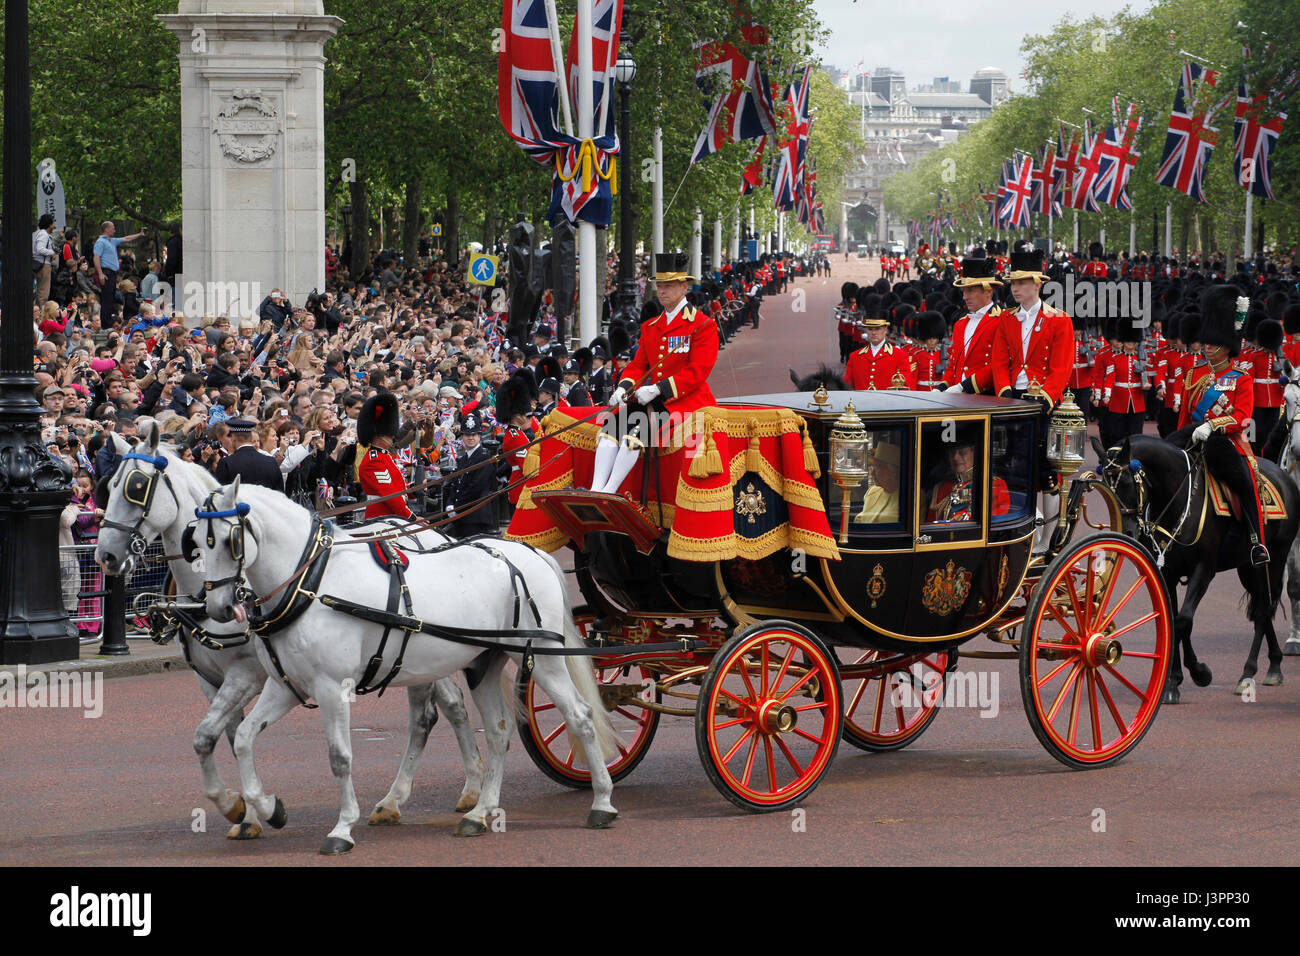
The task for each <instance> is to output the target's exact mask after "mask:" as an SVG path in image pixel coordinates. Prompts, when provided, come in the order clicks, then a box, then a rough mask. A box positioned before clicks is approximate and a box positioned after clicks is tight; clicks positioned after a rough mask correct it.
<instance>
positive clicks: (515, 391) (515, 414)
mask: <svg viewBox="0 0 1300 956" xmlns="http://www.w3.org/2000/svg"><path fill="white" fill-rule="evenodd" d="M532 404H533V399H532V392H531V390H530V389H529V388H528V383H527V382H525V381H524V380H523V379H522V378H519V377H518V376H517V375H512V376H511V377H510V378H508V379H506V380H505V381H504V382H502V383H501V387H500V388H498V389H497V404H496V419H497V421H499V422H504V423H505V426H506V430H505V434H503V435H502V436H501V455H502V456H503V457H504V459H505V461H504V462H502V466H501V468H499V469H498V475H500V474H501V472H502V471H505V472H506V478H507V488H508V489H509V491H507V492H506V497H507V498H508V499H509V500H510V505H511V507H513V506H514V505H517V504H518V503H519V495H520V494H521V493H522V492H523V490H524V480H525V479H524V461H525V459H527V457H528V446H529V444H531V442H532V440H533V438H534V437H535V434H536V433H535V432H534V431H533V430H532V429H531V428H530V427H529V426H530V421H529V418H528V411H529V409H530V408H531V407H532Z"/></svg>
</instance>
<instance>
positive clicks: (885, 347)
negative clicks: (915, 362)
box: [844, 292, 916, 391]
mask: <svg viewBox="0 0 1300 956" xmlns="http://www.w3.org/2000/svg"><path fill="white" fill-rule="evenodd" d="M861 305H862V315H863V320H862V321H863V324H864V325H865V326H866V328H867V344H866V345H865V346H863V347H862V348H860V349H858V351H856V352H854V353H853V354H852V355H850V356H849V364H848V369H847V370H846V371H845V373H844V380H845V382H847V383H848V386H849V388H852V389H870V390H877V391H884V390H885V389H890V388H894V389H915V388H916V379H915V377H914V376H913V374H912V358H911V356H910V355H909V354H908V353H907V352H906V351H905V350H903V349H902V348H899V347H896V346H893V345H890V344H889V343H888V342H886V341H885V337H886V336H887V335H888V334H889V318H888V317H887V315H886V313H885V308H884V304H883V302H882V301H881V298H880V296H878V295H876V294H875V293H874V292H870V293H867V294H866V295H864V296H863V297H862V300H861Z"/></svg>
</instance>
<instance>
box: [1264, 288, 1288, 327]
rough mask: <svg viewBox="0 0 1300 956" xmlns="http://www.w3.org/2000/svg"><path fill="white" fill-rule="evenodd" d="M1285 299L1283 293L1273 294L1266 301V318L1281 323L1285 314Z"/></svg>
mask: <svg viewBox="0 0 1300 956" xmlns="http://www.w3.org/2000/svg"><path fill="white" fill-rule="evenodd" d="M1287 301H1288V300H1287V297H1286V293H1285V292H1274V293H1273V294H1272V295H1270V296H1269V297H1268V299H1267V300H1266V308H1267V309H1268V317H1269V318H1270V319H1277V320H1278V321H1281V319H1282V316H1283V315H1284V314H1285V313H1286V306H1287Z"/></svg>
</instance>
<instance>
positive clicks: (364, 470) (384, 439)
mask: <svg viewBox="0 0 1300 956" xmlns="http://www.w3.org/2000/svg"><path fill="white" fill-rule="evenodd" d="M400 427H401V420H400V418H399V417H398V413H397V396H396V395H394V394H393V393H392V392H381V393H379V394H378V395H373V396H371V397H370V398H368V399H366V402H365V404H364V405H362V406H361V412H360V414H359V415H357V445H358V446H359V447H358V448H357V460H356V473H357V481H359V482H360V483H361V491H362V493H363V494H365V495H367V496H369V497H374V498H382V497H384V496H386V495H391V494H393V492H395V491H405V490H406V477H405V475H404V474H403V473H402V466H401V465H400V464H398V462H397V458H396V457H395V456H394V455H393V454H392V453H391V452H392V447H393V439H395V438H396V437H397V432H398V429H399V428H400ZM385 515H396V516H397V517H399V518H414V517H415V516H414V515H413V514H412V513H411V508H410V506H409V505H408V504H407V503H406V497H405V496H404V495H398V496H397V497H393V498H389V499H388V500H387V501H376V502H373V503H372V504H368V505H366V519H367V520H369V519H370V518H382V517H383V516H385Z"/></svg>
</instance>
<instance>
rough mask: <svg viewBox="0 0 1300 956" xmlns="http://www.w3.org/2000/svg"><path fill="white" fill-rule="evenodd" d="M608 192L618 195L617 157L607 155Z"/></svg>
mask: <svg viewBox="0 0 1300 956" xmlns="http://www.w3.org/2000/svg"><path fill="white" fill-rule="evenodd" d="M609 194H610V195H611V196H617V195H618V157H617V156H611V157H609Z"/></svg>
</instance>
